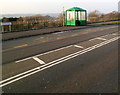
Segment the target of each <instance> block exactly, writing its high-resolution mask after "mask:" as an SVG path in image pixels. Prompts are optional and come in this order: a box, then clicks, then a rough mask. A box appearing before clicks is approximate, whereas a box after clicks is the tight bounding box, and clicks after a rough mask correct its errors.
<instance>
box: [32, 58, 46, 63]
mask: <svg viewBox="0 0 120 95" xmlns="http://www.w3.org/2000/svg"><path fill="white" fill-rule="evenodd" d="M33 59H34V60H35V61H37V62H38V63H40V64H45V62H44V61H42V60H40V59H39V58H37V57H33Z"/></svg>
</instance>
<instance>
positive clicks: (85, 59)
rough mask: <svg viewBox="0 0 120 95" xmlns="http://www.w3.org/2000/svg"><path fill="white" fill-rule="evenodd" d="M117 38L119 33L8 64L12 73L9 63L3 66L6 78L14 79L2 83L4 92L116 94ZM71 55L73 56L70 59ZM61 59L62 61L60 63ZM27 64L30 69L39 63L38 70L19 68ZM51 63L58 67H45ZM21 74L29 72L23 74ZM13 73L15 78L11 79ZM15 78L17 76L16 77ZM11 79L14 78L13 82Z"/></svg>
mask: <svg viewBox="0 0 120 95" xmlns="http://www.w3.org/2000/svg"><path fill="white" fill-rule="evenodd" d="M117 36H118V35H117V34H116V33H114V34H110V35H105V36H102V37H99V38H98V37H97V38H95V39H91V40H87V41H85V42H82V43H78V44H75V45H72V46H68V47H64V48H62V49H59V50H56V51H53V52H48V53H45V54H41V55H37V56H34V57H32V58H27V59H23V60H19V61H16V62H15V63H14V64H12V65H11V64H9V71H8V70H7V69H6V68H7V65H8V64H7V65H3V78H5V79H8V78H11V79H10V80H9V79H8V81H7V82H5V83H3V85H2V87H3V92H5V93H117V92H118V40H117V39H115V38H118V37H117ZM95 45H96V46H95ZM88 48H89V49H88ZM80 51H81V52H80ZM76 52H79V53H76ZM75 53H76V54H75ZM70 54H74V55H71V56H70ZM68 55H69V56H68ZM75 55H76V56H75ZM66 56H67V57H66ZM73 56H75V57H73ZM35 58H39V59H41V61H37V60H35ZM60 58H62V59H61V60H60ZM63 58H64V59H63ZM56 60H57V61H56ZM42 61H44V63H43V62H42ZM26 63H28V64H27V65H28V67H29V65H30V64H34V65H35V64H36V66H35V67H34V68H36V67H37V70H35V69H34V68H33V69H34V70H33V71H32V72H28V71H29V70H28V71H27V70H25V71H24V69H25V68H17V65H18V67H19V66H23V65H25V64H26ZM50 63H51V64H56V63H57V64H56V65H53V66H50V65H48V66H45V65H47V64H50ZM38 66H40V68H38ZM44 66H45V67H44ZM42 67H43V68H42ZM42 69H43V70H42ZM17 70H18V71H19V72H18V71H17ZM20 70H23V71H20ZM30 70H32V69H30ZM16 71H17V72H16ZM13 72H14V74H13ZM22 72H28V73H26V74H25V73H24V74H22ZM10 73H11V75H12V74H13V75H12V76H11V75H10ZM19 74H21V76H19ZM15 75H17V77H14V76H15ZM12 77H14V78H13V79H12ZM5 79H3V81H5Z"/></svg>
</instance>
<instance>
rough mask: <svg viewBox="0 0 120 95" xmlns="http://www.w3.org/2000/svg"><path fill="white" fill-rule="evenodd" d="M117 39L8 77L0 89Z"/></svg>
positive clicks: (2, 82)
mask: <svg viewBox="0 0 120 95" xmlns="http://www.w3.org/2000/svg"><path fill="white" fill-rule="evenodd" d="M119 38H120V37H115V38H113V39H110V40H108V41H104V42H102V43H100V44H97V45H94V46H91V47H89V48H86V49H84V50H81V51H78V52H76V53H73V54H70V55H68V56H65V57H62V58H60V59H57V60H55V61H52V62H50V63H47V64H45V65H42V66H39V67H36V68H34V69H31V70H28V71H26V72H23V73H21V74H18V75H15V76H13V77H10V78H8V79H5V80H3V81H0V84H1V85H0V87H4V86H6V85H8V84H11V83H13V82H15V81H18V80H20V79H23V78H25V77H27V76H30V75H33V74H35V73H37V72H40V71H42V70H44V69H47V68H50V67H52V66H54V65H57V64H59V63H62V62H64V61H66V60H69V59H71V58H74V57H76V56H79V55H82V54H84V53H86V52H89V51H91V50H94V49H96V48H99V47H101V46H104V45H106V44H108V43H111V42H113V41H116V40H118V39H119Z"/></svg>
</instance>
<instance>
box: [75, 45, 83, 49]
mask: <svg viewBox="0 0 120 95" xmlns="http://www.w3.org/2000/svg"><path fill="white" fill-rule="evenodd" d="M74 47H77V48H81V49H83V48H84V47H83V46H79V45H74Z"/></svg>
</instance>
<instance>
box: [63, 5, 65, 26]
mask: <svg viewBox="0 0 120 95" xmlns="http://www.w3.org/2000/svg"><path fill="white" fill-rule="evenodd" d="M63 26H65V16H64V7H63Z"/></svg>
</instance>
